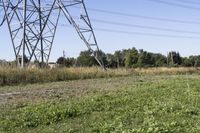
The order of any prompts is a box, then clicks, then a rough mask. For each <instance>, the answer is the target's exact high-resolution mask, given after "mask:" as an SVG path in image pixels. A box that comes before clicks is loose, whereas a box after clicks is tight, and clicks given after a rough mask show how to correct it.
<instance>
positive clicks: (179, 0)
mask: <svg viewBox="0 0 200 133" xmlns="http://www.w3.org/2000/svg"><path fill="white" fill-rule="evenodd" d="M173 1H178V2H181V3H188V4H194V5H200V2H196V1H191V0H173Z"/></svg>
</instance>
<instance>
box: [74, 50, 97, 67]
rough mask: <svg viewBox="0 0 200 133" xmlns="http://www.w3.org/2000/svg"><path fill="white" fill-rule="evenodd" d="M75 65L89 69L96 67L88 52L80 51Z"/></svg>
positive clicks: (90, 53)
mask: <svg viewBox="0 0 200 133" xmlns="http://www.w3.org/2000/svg"><path fill="white" fill-rule="evenodd" d="M77 65H78V66H82V67H91V66H94V65H97V62H96V60H95V58H94V57H93V56H92V52H90V51H88V50H87V51H82V52H81V53H80V55H79V57H78V58H77Z"/></svg>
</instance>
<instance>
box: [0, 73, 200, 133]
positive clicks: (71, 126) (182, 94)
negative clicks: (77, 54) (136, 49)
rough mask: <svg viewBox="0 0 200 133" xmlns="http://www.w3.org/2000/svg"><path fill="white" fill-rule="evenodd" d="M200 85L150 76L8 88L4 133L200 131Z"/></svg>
mask: <svg viewBox="0 0 200 133" xmlns="http://www.w3.org/2000/svg"><path fill="white" fill-rule="evenodd" d="M199 83H200V76H199V75H188V76H187V75H157V76H153V75H145V76H129V77H118V78H107V79H90V80H77V81H70V82H60V83H56V82H55V83H50V84H35V85H26V86H16V87H14V86H12V87H9V86H5V87H1V88H0V94H2V100H1V101H2V102H0V104H1V109H0V112H1V114H0V132H46V133H49V132H63V133H65V132H83V133H89V132H91V133H93V132H96V133H110V132H113V133H115V132H119V133H132V132H133V133H199V132H200V88H199ZM3 99H4V100H3Z"/></svg>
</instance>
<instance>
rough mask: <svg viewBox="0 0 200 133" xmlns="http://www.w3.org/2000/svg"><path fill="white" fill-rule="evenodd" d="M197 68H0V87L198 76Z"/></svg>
mask: <svg viewBox="0 0 200 133" xmlns="http://www.w3.org/2000/svg"><path fill="white" fill-rule="evenodd" d="M199 73H200V69H198V68H184V67H179V68H166V67H161V68H141V69H139V68H137V69H125V68H120V69H108V70H107V71H104V70H103V69H101V68H97V67H92V68H85V67H84V68H83V67H79V68H55V69H37V68H27V69H19V68H0V86H2V85H16V84H32V83H48V82H56V81H68V80H78V79H94V78H108V77H119V76H128V75H132V74H135V75H140V74H155V75H156V74H199Z"/></svg>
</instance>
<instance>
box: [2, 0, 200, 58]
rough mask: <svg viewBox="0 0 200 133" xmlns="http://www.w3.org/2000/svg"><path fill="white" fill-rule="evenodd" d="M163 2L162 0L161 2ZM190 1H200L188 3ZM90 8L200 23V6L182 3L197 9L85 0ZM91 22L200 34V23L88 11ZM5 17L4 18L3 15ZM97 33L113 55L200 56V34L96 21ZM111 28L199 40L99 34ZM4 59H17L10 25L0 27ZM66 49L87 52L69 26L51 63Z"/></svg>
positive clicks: (146, 1)
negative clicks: (136, 52) (133, 51)
mask: <svg viewBox="0 0 200 133" xmlns="http://www.w3.org/2000/svg"><path fill="white" fill-rule="evenodd" d="M159 1H160V0H159ZM162 1H167V2H173V3H178V2H175V1H174V0H162ZM186 1H189V2H198V0H186ZM85 3H86V6H87V7H88V8H94V9H101V10H108V11H114V12H122V13H127V14H135V15H142V16H149V17H157V18H168V19H177V20H183V21H195V22H200V15H199V14H200V9H198V8H200V4H199V5H197V4H190V3H178V4H182V5H185V6H191V7H195V9H188V8H182V7H177V6H171V5H167V4H162V3H157V2H153V1H151V0H85ZM88 13H89V15H90V18H91V19H99V20H106V21H112V22H117V23H127V24H133V25H142V26H151V27H158V28H168V29H174V30H181V31H183V30H184V31H192V32H200V24H183V23H174V22H166V21H156V20H147V19H142V18H135V17H127V16H120V15H114V14H107V13H102V12H95V11H92V10H89V9H88ZM0 16H2V15H0ZM60 23H62V24H63V23H66V24H68V21H64V19H62V20H61V22H60ZM92 25H93V28H94V29H97V30H95V34H96V38H97V40H98V44H99V47H100V49H102V50H103V51H105V52H107V53H113V52H114V51H115V50H121V49H127V48H131V47H136V48H137V49H144V50H147V51H150V52H156V53H162V54H165V55H166V54H167V52H168V51H171V50H175V51H179V52H180V54H181V55H182V56H189V55H197V54H200V34H199V35H198V34H191V33H190V34H189V33H179V32H169V31H158V30H152V29H144V28H137V27H130V26H119V25H113V24H103V23H99V22H96V21H92ZM100 28H103V29H111V30H120V31H127V32H142V33H151V34H166V35H174V36H194V37H199V39H191V38H169V37H156V36H145V35H136V34H123V33H113V32H105V31H99V30H98V29H100ZM0 36H1V38H0V43H1V49H0V59H7V60H13V59H14V52H13V49H12V45H11V41H10V36H9V33H8V29H7V25H6V24H4V26H3V27H1V28H0ZM63 50H65V51H66V56H68V57H76V56H78V54H79V52H80V51H82V50H87V47H86V46H85V45H84V43H83V42H82V41H81V40H80V39H79V38H78V35H77V34H76V32H75V30H74V29H73V28H69V27H61V26H59V27H58V30H57V34H56V38H55V42H54V45H53V49H52V53H51V57H50V61H55V60H56V59H57V58H58V57H60V56H62V53H63Z"/></svg>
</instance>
